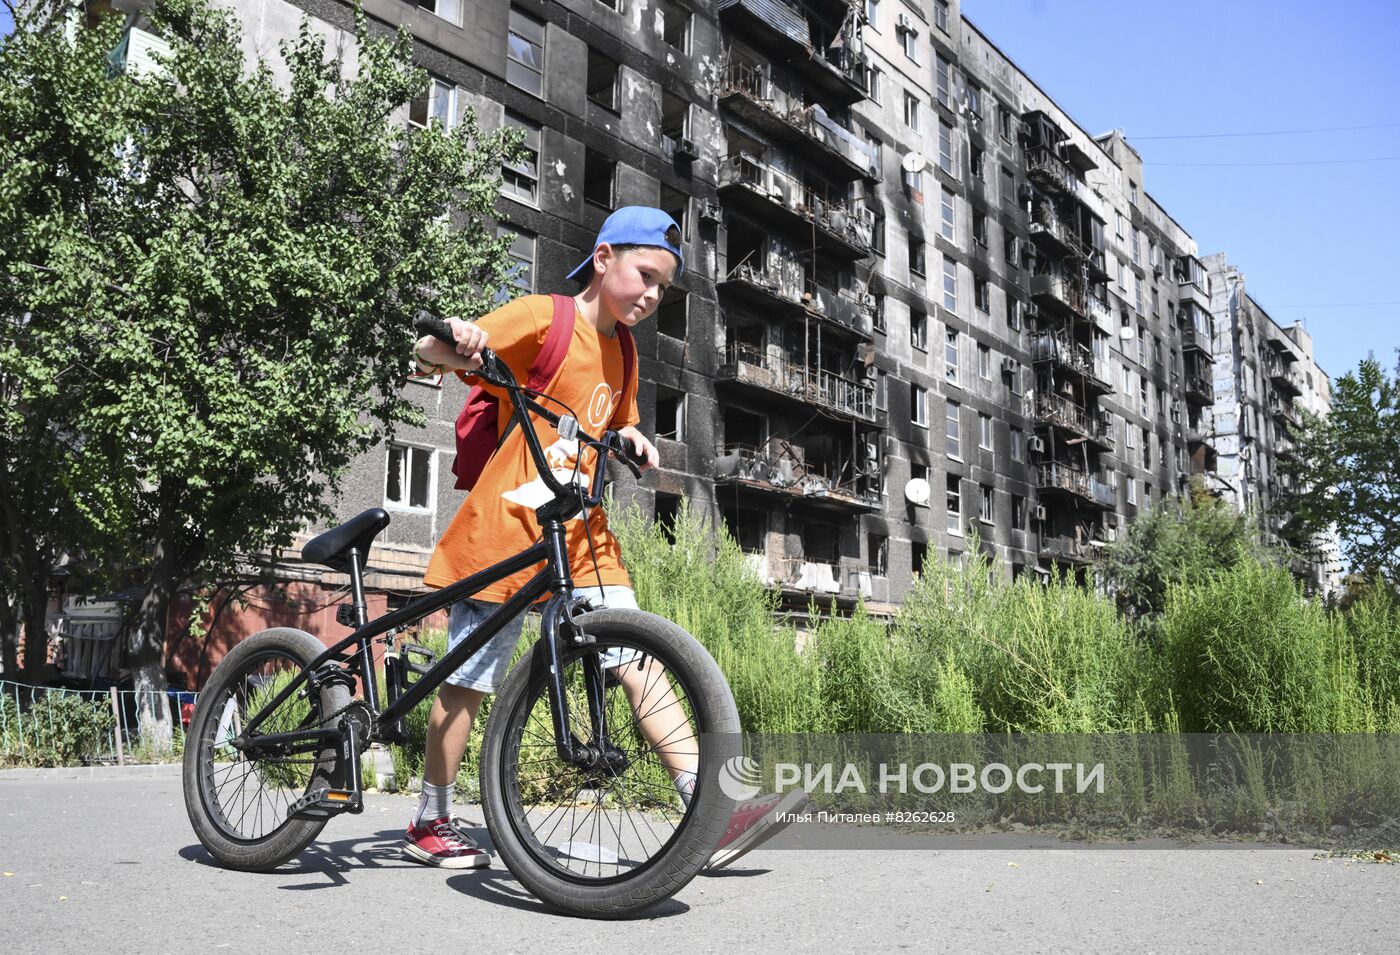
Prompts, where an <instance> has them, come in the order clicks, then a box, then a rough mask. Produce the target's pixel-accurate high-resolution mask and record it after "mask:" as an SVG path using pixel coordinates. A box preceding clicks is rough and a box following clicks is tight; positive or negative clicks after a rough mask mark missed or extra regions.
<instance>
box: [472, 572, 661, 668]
mask: <svg viewBox="0 0 1400 955" xmlns="http://www.w3.org/2000/svg"><path fill="white" fill-rule="evenodd" d="M574 596H576V597H587V598H588V599H589V600H591V601H593V605H594V606H595V607H596V606H600V605H601V606H603V607H612V608H615V609H616V608H625V609H630V610H636V609H637V597H636V595H635V594H634V593H633V592H632V588H631V587H621V586H608V587H603V588H602V592H601V599H600V595H599V588H597V587H575V588H574ZM499 606H500V604H494V603H486V602H485V601H481V600H472V599H471V598H470V597H469V598H467V599H466V600H459V601H457V602H456V603H455V604H453V605H452V612H451V614H450V615H449V616H448V620H447V649H448V652H451V651H452V648H453V647H455V646H457V644H459V643H461V642H462V641H463V640H464V639H466V638H467V637H468V636H470V635H471V633H472V632H473V631H474V630H476V628H477V627H479V626H480V625H481V623H482V621H484V620H485V619H486V617H487V615H489V614H490V613H491V612H492V611H493V610H495V609H496V608H497V607H499ZM524 624H525V614H523V613H522V614H521V615H520V616H518V617H516V618H515V619H514V620H508V621H506V625H505V626H504V627H502V628H501V629H500V630H499V631H498V632H497V633H496V635H495V636H494V637H492V638H491V639H490V640H488V641H487V642H486V646H484V647H482V648H481V649H480V650H478V651H477V652H476V653H475V654H474V655H473V656H471V657H468V658H467V662H465V663H463V664H462V665H461V666H460V667H458V668H457V669H456V670H455V671H454V672H453V673H452V675H451V676H449V677H448V678H447V679H446V680H445V681H444V682H447V683H451V684H452V685H453V686H460V687H465V688H466V689H468V690H477V691H478V692H481V693H494V692H496V690H497V688H499V687H500V685H501V684H502V683H504V682H505V678H506V671H507V670H508V669H509V668H510V658H511V655H512V654H513V653H514V652H515V645H516V644H517V643H519V642H520V630H521V628H522V627H523V626H524ZM636 656H637V654H636V653H635V652H632V651H624V650H619V649H613V650H609V651H608V652H607V653H606V654H605V655H604V656H603V665H604V666H606V667H618V666H622V665H623V664H625V663H630V662H631V661H632V660H634V659H636Z"/></svg>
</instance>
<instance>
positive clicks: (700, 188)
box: [236, 0, 1216, 607]
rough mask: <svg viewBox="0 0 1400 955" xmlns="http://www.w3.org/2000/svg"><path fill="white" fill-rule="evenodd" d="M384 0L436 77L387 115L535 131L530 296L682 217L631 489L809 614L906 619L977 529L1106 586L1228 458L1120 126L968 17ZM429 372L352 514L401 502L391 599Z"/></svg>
mask: <svg viewBox="0 0 1400 955" xmlns="http://www.w3.org/2000/svg"><path fill="white" fill-rule="evenodd" d="M364 6H365V10H366V12H367V13H368V14H369V16H370V17H371V18H372V20H374V21H376V22H377V23H378V24H380V25H383V26H397V25H398V24H400V23H402V24H406V25H407V26H408V27H409V29H410V30H411V31H412V32H413V33H414V35H415V37H416V38H417V40H418V46H417V56H418V58H419V61H420V62H421V64H422V65H423V66H424V67H425V68H426V69H427V70H428V71H429V73H430V75H431V81H430V87H429V90H428V91H427V95H426V96H425V97H424V98H423V100H422V101H420V102H418V103H415V104H414V105H413V106H412V107H410V108H406V109H405V110H404V112H403V115H402V116H399V117H396V118H395V119H394V121H396V122H409V123H411V122H420V123H421V122H431V121H439V122H448V123H450V122H453V121H455V120H456V118H457V117H459V116H460V114H461V111H462V110H464V109H466V108H467V107H469V106H470V107H471V108H472V109H474V110H475V111H476V112H477V114H478V115H479V116H480V117H481V118H482V120H483V122H484V124H485V125H486V126H488V127H492V126H495V125H497V124H501V123H509V124H512V125H515V126H517V127H519V128H521V129H522V130H524V133H525V137H526V142H527V144H528V145H529V147H530V149H531V156H530V158H529V159H528V160H527V161H526V162H524V163H522V164H521V165H519V166H512V167H510V168H508V169H506V170H504V171H503V175H504V182H505V188H504V193H503V197H502V199H501V201H500V204H499V211H500V226H501V228H502V229H505V230H510V231H511V232H512V233H514V235H515V237H516V243H515V250H516V254H517V259H518V261H519V263H520V266H521V268H520V271H519V272H518V274H517V285H518V286H519V287H520V289H521V290H522V291H539V292H547V291H560V290H566V289H565V288H564V283H563V276H564V275H565V273H567V271H568V270H569V269H570V268H571V267H572V266H573V265H574V264H575V263H576V262H577V261H578V260H579V259H580V258H581V257H582V256H583V255H584V254H585V253H586V252H587V250H588V247H589V243H590V242H591V241H592V238H593V236H594V234H595V232H596V230H597V228H598V226H599V225H600V224H601V223H602V221H603V219H604V218H605V217H606V215H607V214H608V212H609V211H610V210H611V209H612V208H615V207H617V206H621V205H626V204H634V203H641V204H649V205H659V206H661V207H662V208H665V209H667V210H668V211H671V212H672V214H673V215H674V216H675V217H676V219H677V220H678V221H679V222H680V224H681V226H682V231H683V234H684V242H685V249H686V254H687V269H686V274H685V276H684V278H683V279H682V280H681V282H679V283H677V287H676V288H675V289H674V290H673V292H672V294H671V296H670V297H669V298H668V299H667V301H665V302H664V303H663V305H662V307H661V309H660V311H659V312H658V314H657V316H656V317H655V318H653V319H652V320H650V321H648V322H646V323H644V324H643V325H642V326H640V327H639V330H638V335H637V340H638V345H639V348H640V353H641V366H640V373H641V377H642V388H641V395H640V403H641V409H642V419H643V420H642V428H643V430H644V431H646V432H648V433H649V434H653V435H655V436H656V441H657V444H658V446H659V448H660V450H661V454H662V467H661V468H660V469H659V470H658V471H657V472H655V473H653V474H651V475H649V476H647V477H645V478H644V479H643V480H642V481H641V482H640V483H631V482H627V483H624V484H621V485H619V488H618V490H619V493H620V497H622V498H623V499H624V500H632V501H636V502H637V503H638V504H639V505H640V506H641V507H642V508H643V509H644V510H647V511H649V512H652V513H655V514H657V515H658V516H660V517H663V518H664V517H665V515H666V514H668V513H670V512H673V511H674V509H675V508H676V507H677V506H678V504H679V501H680V499H681V497H682V496H686V497H689V498H690V499H691V500H692V502H693V503H694V504H695V506H697V507H699V508H701V509H703V510H705V511H706V512H708V513H710V514H711V515H712V516H713V517H714V518H715V519H716V520H719V521H722V522H723V523H724V524H725V526H727V527H728V529H729V531H730V532H731V533H732V534H733V535H734V537H735V538H736V539H737V540H738V541H739V543H740V544H741V545H742V546H743V547H744V548H745V549H746V550H747V551H749V552H750V555H751V556H750V560H751V563H752V566H753V567H754V569H755V571H756V572H758V573H759V574H760V575H761V576H762V577H763V578H764V580H765V581H766V582H768V584H769V585H770V586H772V587H774V588H777V589H780V590H781V591H782V592H783V593H784V595H785V596H786V597H787V598H788V599H789V603H790V605H791V606H805V604H806V603H807V602H808V600H810V599H811V598H812V597H814V596H815V597H817V598H819V599H821V600H822V601H823V602H825V601H826V600H828V599H835V600H836V601H837V602H838V603H840V604H842V605H847V606H849V605H851V604H853V603H854V602H855V600H857V599H865V600H866V601H867V602H868V603H871V604H872V605H875V606H877V607H878V606H882V605H883V606H885V607H892V606H893V605H896V604H898V603H899V601H900V600H901V599H902V597H903V595H904V594H905V593H906V592H907V590H908V589H909V587H910V586H911V585H912V583H913V581H914V580H915V579H916V578H917V576H918V575H919V573H920V572H921V568H922V566H923V564H924V562H925V561H928V560H932V559H940V558H946V557H953V558H956V557H957V556H958V555H959V554H961V553H962V552H964V551H965V550H966V548H968V547H969V546H971V541H973V540H980V542H981V545H980V546H981V547H982V548H983V549H984V550H985V551H986V552H987V553H988V554H989V555H991V556H992V557H993V558H994V562H995V563H996V564H997V565H998V566H1001V567H1004V568H1005V569H1006V570H1007V572H1009V573H1011V574H1015V575H1019V574H1022V573H1036V572H1039V573H1041V574H1045V573H1048V572H1049V569H1050V568H1051V566H1052V565H1060V566H1061V567H1063V568H1065V569H1066V570H1068V571H1069V572H1071V573H1074V574H1077V575H1079V576H1081V577H1084V578H1086V579H1087V577H1088V575H1089V574H1090V573H1091V572H1092V565H1093V561H1094V560H1095V559H1096V558H1097V557H1098V556H1099V553H1100V551H1101V548H1102V546H1103V545H1104V544H1105V543H1106V542H1108V541H1110V540H1112V539H1113V538H1114V536H1115V535H1116V534H1117V533H1119V532H1120V531H1121V529H1122V528H1123V526H1124V524H1125V522H1126V521H1128V520H1130V519H1131V518H1132V517H1133V516H1134V514H1136V513H1137V512H1138V511H1139V510H1140V509H1142V508H1145V507H1147V506H1149V505H1150V504H1151V503H1152V502H1153V501H1154V500H1155V499H1157V498H1158V497H1160V496H1162V495H1164V494H1170V493H1175V492H1178V491H1179V490H1180V489H1181V488H1182V487H1183V486H1184V482H1185V481H1186V479H1187V478H1188V477H1189V476H1190V475H1192V474H1202V475H1206V474H1209V473H1211V472H1212V471H1213V470H1214V468H1215V466H1216V449H1215V446H1214V442H1215V440H1216V439H1215V430H1214V427H1213V424H1212V416H1211V407H1212V404H1213V402H1214V393H1215V385H1214V382H1213V378H1212V376H1213V374H1214V369H1215V363H1214V355H1213V347H1214V330H1213V327H1212V322H1213V319H1212V313H1211V310H1210V299H1209V294H1210V289H1209V285H1208V281H1207V277H1206V273H1205V271H1204V269H1203V268H1202V266H1201V263H1200V260H1199V259H1198V258H1197V254H1196V248H1195V244H1194V242H1193V240H1192V239H1191V237H1190V236H1189V234H1187V233H1186V232H1185V230H1183V229H1182V228H1181V227H1180V226H1179V225H1178V224H1177V223H1175V222H1174V221H1173V220H1172V219H1171V217H1170V216H1169V215H1168V214H1167V213H1166V212H1165V211H1164V210H1162V209H1161V208H1160V207H1159V206H1158V205H1157V204H1156V203H1155V202H1154V201H1153V200H1152V198H1151V197H1150V196H1149V195H1148V193H1147V192H1146V190H1145V188H1144V185H1143V170H1142V163H1141V160H1140V159H1139V158H1138V157H1137V155H1136V153H1135V152H1134V151H1133V150H1132V148H1131V147H1130V146H1129V145H1128V144H1127V142H1125V141H1124V140H1123V138H1122V137H1121V135H1118V134H1109V135H1107V136H1103V137H1099V138H1095V137H1093V136H1091V135H1089V134H1088V133H1086V132H1085V131H1084V130H1082V129H1080V128H1079V127H1078V126H1077V125H1076V124H1075V123H1074V122H1073V121H1072V120H1071V119H1070V118H1069V116H1068V115H1067V114H1066V113H1065V112H1064V111H1063V110H1062V109H1060V107H1059V106H1058V105H1057V104H1056V103H1055V102H1054V101H1053V100H1052V99H1051V98H1050V97H1049V96H1048V95H1047V94H1046V93H1045V92H1044V91H1042V90H1040V89H1039V88H1038V87H1036V86H1035V84H1034V83H1033V82H1032V80H1031V79H1030V78H1029V77H1027V76H1025V75H1024V74H1023V73H1022V72H1020V71H1019V70H1018V69H1017V68H1016V66H1015V65H1014V64H1013V63H1011V62H1010V61H1009V60H1008V59H1007V58H1006V57H1005V56H1004V55H1003V54H1002V53H1001V52H1000V51H999V50H997V48H996V47H995V46H994V45H993V43H992V42H990V40H989V39H988V38H987V37H984V36H983V35H982V34H981V33H980V32H978V30H977V29H976V28H975V27H974V26H973V25H972V24H971V23H970V22H968V21H967V20H965V19H963V18H962V16H961V14H960V11H959V9H958V4H957V3H956V2H948V3H944V2H921V3H906V2H903V0H872V2H862V3H856V4H848V3H846V2H845V0H715V2H712V3H694V4H686V3H683V2H682V0H549V2H546V0H517V2H515V3H508V2H506V0H491V2H473V0H435V2H429V3H422V4H419V5H414V4H410V3H406V2H403V0H366V2H365V4H364ZM236 7H237V9H238V12H239V14H240V16H242V17H243V19H244V22H245V29H246V32H247V36H248V48H249V51H250V53H252V52H254V51H262V52H266V51H269V50H271V49H272V48H273V45H274V43H275V41H276V40H278V39H280V38H282V37H284V36H287V35H290V34H291V33H293V32H294V31H295V29H296V25H297V23H298V21H299V20H300V18H301V16H302V15H303V13H307V14H310V15H311V16H312V17H313V18H314V23H315V25H316V27H317V28H318V29H321V30H323V31H324V32H326V33H328V34H331V35H332V36H334V37H336V38H337V41H338V42H345V43H348V42H349V39H350V35H349V32H348V31H349V30H350V29H351V25H352V24H351V8H350V7H349V5H347V4H345V3H343V2H341V0H297V2H295V3H293V2H289V0H249V2H242V3H238V4H236ZM408 387H409V388H410V389H411V391H412V392H413V393H414V394H415V395H416V396H417V400H418V401H419V403H420V404H421V405H422V406H423V408H424V409H425V411H426V412H427V415H428V419H429V423H428V425H427V426H426V427H425V428H423V429H421V430H419V431H416V432H411V433H408V432H406V433H403V434H401V435H400V436H399V437H398V438H397V439H396V442H395V444H394V446H392V447H390V448H385V449H382V450H380V451H377V452H375V453H374V454H372V455H370V456H367V457H366V459H365V460H364V461H363V462H362V464H361V465H360V466H359V467H358V468H357V469H356V471H355V473H354V475H353V476H352V478H351V479H350V481H349V482H348V484H347V486H346V488H345V491H344V495H343V498H342V501H341V503H340V513H341V514H342V515H344V516H347V517H348V516H350V515H352V514H354V513H356V512H358V511H359V510H361V509H363V508H365V507H369V506H386V507H388V508H389V509H390V510H391V511H392V512H393V513H394V523H393V524H392V525H391V526H390V527H389V528H388V529H387V530H386V531H385V532H384V534H383V535H382V536H381V541H382V546H381V548H380V549H377V551H376V553H375V555H374V557H373V559H372V560H371V563H372V564H373V565H374V566H375V567H377V568H379V569H381V570H383V571H385V573H383V574H381V575H379V576H378V577H377V578H376V579H375V580H374V581H372V583H374V584H377V585H378V586H379V587H380V588H384V589H389V590H395V591H409V590H412V589H414V588H416V587H418V586H420V584H419V579H418V576H419V574H420V573H421V568H422V567H423V566H424V565H425V564H426V560H427V556H428V554H429V553H430V552H431V549H432V546H433V544H434V542H435V541H436V539H437V536H438V535H439V534H440V533H441V531H442V529H443V527H444V526H445V524H446V522H447V521H448V520H450V518H451V515H452V513H453V512H454V511H455V509H456V507H457V506H458V504H459V503H460V493H459V492H457V491H455V490H453V489H452V487H451V480H450V472H449V465H450V461H451V453H452V421H453V419H454V417H455V415H456V413H457V411H458V409H459V407H460V403H461V400H462V397H463V391H462V389H461V388H460V386H458V385H457V384H456V383H455V382H452V381H450V380H449V381H448V382H447V383H445V384H442V383H427V384H413V385H410V386H408ZM315 530H316V529H314V528H313V529H309V531H308V533H311V532H314V531H315ZM973 531H975V532H976V533H975V535H974V534H973ZM308 572H309V571H308Z"/></svg>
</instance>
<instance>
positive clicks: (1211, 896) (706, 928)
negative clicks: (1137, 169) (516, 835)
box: [0, 767, 1400, 955]
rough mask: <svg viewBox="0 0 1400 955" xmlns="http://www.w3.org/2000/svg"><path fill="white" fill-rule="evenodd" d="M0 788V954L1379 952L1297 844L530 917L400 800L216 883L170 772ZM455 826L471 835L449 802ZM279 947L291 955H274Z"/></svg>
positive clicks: (761, 870)
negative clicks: (604, 914) (413, 842)
mask: <svg viewBox="0 0 1400 955" xmlns="http://www.w3.org/2000/svg"><path fill="white" fill-rule="evenodd" d="M173 769H174V767H168V768H163V769H162V770H160V771H158V772H155V773H153V772H151V771H150V770H144V771H143V770H137V771H135V773H132V772H127V773H126V774H121V775H118V773H117V771H115V770H114V771H112V772H109V773H107V774H106V778H77V777H75V775H74V774H72V773H69V774H64V773H62V772H49V773H35V772H28V771H4V772H0V872H3V875H0V940H3V941H4V943H5V945H6V947H7V948H9V949H10V950H11V951H20V950H23V951H35V952H58V951H62V952H75V951H82V952H136V951H140V952H143V953H146V952H149V953H157V952H182V953H188V952H226V951H227V952H257V953H260V955H266V953H268V952H277V951H290V950H295V951H311V952H317V951H325V950H331V949H333V948H347V949H350V950H354V951H375V950H379V951H394V952H401V951H408V952H413V951H424V952H428V951H433V952H436V951H449V950H461V949H470V950H475V951H526V950H531V951H539V950H540V949H541V948H542V947H543V946H549V947H551V948H557V947H559V946H564V945H567V946H568V947H569V949H570V950H571V951H576V952H593V951H599V952H603V951H606V952H611V953H617V952H630V951H636V950H643V949H644V950H646V951H647V952H649V953H668V952H682V953H697V952H704V951H711V950H717V949H722V950H737V951H758V950H762V951H808V950H811V951H817V950H820V951H824V952H832V951H845V950H864V949H869V948H873V947H876V946H878V947H880V948H883V949H887V950H888V949H903V948H915V947H918V948H921V949H933V950H935V951H938V950H945V949H952V950H957V951H973V952H979V951H996V952H998V953H1002V955H1005V953H1008V952H1014V953H1022V952H1042V951H1045V952H1049V951H1054V952H1062V951H1106V950H1125V951H1134V952H1179V951H1209V952H1217V951H1221V950H1230V951H1245V952H1248V951H1271V952H1272V951H1280V950H1281V951H1287V952H1293V951H1319V952H1320V951H1327V952H1329V953H1337V952H1380V951H1395V950H1397V949H1400V928H1398V927H1397V925H1396V922H1395V916H1394V913H1395V911H1396V904H1397V902H1400V867H1397V866H1393V865H1381V864H1376V863H1367V862H1357V861H1353V860H1350V859H1340V858H1323V859H1317V858H1314V856H1315V855H1316V853H1315V852H1314V851H1312V850H1308V849H1251V848H1228V849H1220V848H1199V847H1195V848H1178V849H1161V850H1158V849H1141V848H1123V849H1114V848H1097V849H1074V850H1065V849H1034V848H1028V847H1026V846H1024V845H1021V846H1013V845H1011V844H1007V845H1005V846H998V847H996V848H981V849H926V850H893V849H885V850H875V849H864V850H825V851H819V850H767V849H759V850H757V851H755V852H753V853H750V854H749V855H748V856H747V857H745V858H744V859H742V860H740V861H739V862H738V863H736V864H735V865H734V866H733V867H732V868H730V869H727V870H724V871H722V872H717V873H713V874H704V875H701V876H700V877H699V878H697V879H696V880H695V881H693V882H692V883H691V884H690V885H689V886H687V887H686V888H685V889H684V890H683V891H682V892H681V893H680V894H679V895H678V896H677V897H676V898H674V899H672V900H671V901H670V902H668V903H666V904H665V905H663V906H662V907H660V908H658V909H657V910H656V911H654V912H653V913H652V914H651V915H650V916H649V917H647V918H643V919H638V920H635V921H631V922H625V923H618V922H592V921H585V920H580V919H574V918H568V917H564V916H560V915H556V914H554V913H552V912H549V911H546V910H545V909H543V908H542V907H541V905H540V904H539V903H538V902H536V901H535V900H534V899H533V898H532V897H531V896H529V895H528V894H526V893H525V892H524V891H523V890H522V889H521V887H520V886H519V885H518V884H517V883H516V882H515V880H514V879H513V878H512V877H511V875H510V873H509V872H508V871H506V870H505V868H504V867H502V866H500V865H499V863H498V864H497V866H496V867H493V868H491V869H484V870H477V871H474V872H467V873H455V874H454V873H449V872H444V871H442V870H435V869H429V868H424V867H422V866H418V865H416V864H413V863H410V862H407V861H405V860H403V859H402V858H401V857H400V855H399V851H398V842H399V839H400V838H401V836H402V832H403V825H404V823H405V821H406V818H407V816H408V813H409V811H410V809H411V806H412V803H411V802H410V800H409V799H408V798H406V797H404V796H397V795H373V794H372V795H370V796H369V798H368V805H367V808H366V810H365V812H364V813H363V814H362V815H359V816H342V817H340V818H338V819H335V820H332V821H331V823H330V824H329V826H328V827H327V828H326V830H325V832H324V833H323V834H322V841H321V842H319V843H317V844H316V846H314V847H313V848H312V849H310V850H308V851H307V853H306V854H305V855H304V856H303V857H302V858H301V859H300V860H298V861H297V862H295V863H291V864H288V865H287V866H285V867H283V868H282V869H280V870H279V871H277V872H274V873H271V874H263V875H249V874H243V873H236V872H230V871H226V870H224V869H220V868H217V867H216V866H215V865H213V864H212V862H211V860H210V858H209V856H208V855H207V854H206V853H205V852H204V850H203V848H202V847H201V846H200V845H199V843H198V842H197V841H196V840H195V838H194V835H193V832H192V831H191V829H190V827H189V823H188V821H187V819H186V817H185V809H184V803H183V800H182V796H181V791H180V780H179V777H178V775H176V774H175V773H174V772H173V771H172V770H173ZM465 816H466V817H467V818H468V819H474V820H480V818H481V817H480V813H479V811H475V807H468V808H467V810H466V812H465ZM290 946H296V948H295V949H292V948H290Z"/></svg>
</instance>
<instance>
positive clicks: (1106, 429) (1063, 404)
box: [1029, 392, 1116, 454]
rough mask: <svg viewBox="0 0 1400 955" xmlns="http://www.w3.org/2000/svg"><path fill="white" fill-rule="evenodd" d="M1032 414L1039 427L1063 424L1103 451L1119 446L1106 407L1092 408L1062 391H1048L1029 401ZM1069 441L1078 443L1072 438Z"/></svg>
mask: <svg viewBox="0 0 1400 955" xmlns="http://www.w3.org/2000/svg"><path fill="white" fill-rule="evenodd" d="M1029 404H1030V405H1031V417H1033V418H1034V419H1035V423H1036V425H1037V426H1038V427H1046V428H1052V427H1053V428H1059V429H1061V430H1063V431H1068V432H1069V433H1070V434H1071V435H1073V436H1075V437H1077V438H1078V439H1079V440H1080V441H1087V442H1089V444H1090V445H1092V446H1094V447H1096V448H1098V449H1099V450H1101V451H1107V452H1109V453H1110V454H1111V453H1113V449H1114V448H1115V447H1116V445H1115V444H1114V441H1113V430H1112V427H1111V425H1110V423H1109V418H1108V415H1107V414H1106V413H1104V412H1102V411H1097V410H1096V411H1090V410H1087V409H1085V408H1083V407H1081V406H1080V405H1077V404H1075V403H1074V402H1073V401H1070V400H1069V399H1068V398H1064V397H1061V396H1060V395H1047V394H1041V393H1039V392H1036V394H1035V395H1034V396H1033V397H1032V399H1031V401H1030V402H1029ZM1069 443H1078V442H1076V441H1073V440H1071V442H1069Z"/></svg>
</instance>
